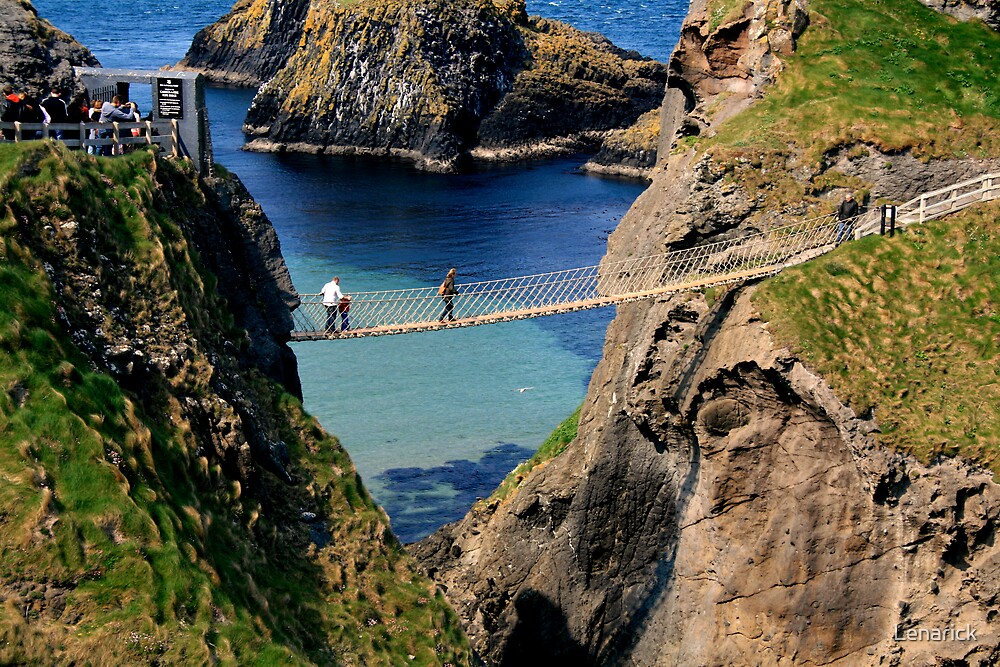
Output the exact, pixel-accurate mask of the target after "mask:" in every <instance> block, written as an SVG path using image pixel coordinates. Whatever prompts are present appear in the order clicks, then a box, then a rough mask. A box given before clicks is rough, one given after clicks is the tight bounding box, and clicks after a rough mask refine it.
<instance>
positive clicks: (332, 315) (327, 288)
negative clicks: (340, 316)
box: [320, 276, 344, 333]
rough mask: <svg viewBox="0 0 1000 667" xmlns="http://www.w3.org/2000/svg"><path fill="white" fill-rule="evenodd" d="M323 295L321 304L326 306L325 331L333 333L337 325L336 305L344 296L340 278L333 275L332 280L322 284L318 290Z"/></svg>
mask: <svg viewBox="0 0 1000 667" xmlns="http://www.w3.org/2000/svg"><path fill="white" fill-rule="evenodd" d="M320 294H322V295H323V305H324V306H325V307H326V332H327V333H333V332H334V331H335V330H336V327H337V306H339V305H340V300H341V299H343V298H344V293H343V292H341V291H340V278H339V277H337V276H334V277H333V280H331V281H330V282H328V283H327V284H325V285H323V289H322V290H321V291H320Z"/></svg>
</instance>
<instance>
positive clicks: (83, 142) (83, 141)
mask: <svg viewBox="0 0 1000 667" xmlns="http://www.w3.org/2000/svg"><path fill="white" fill-rule="evenodd" d="M80 150H81V151H83V152H84V153H86V152H87V124H86V123H84V122H83V121H82V120H81V121H80Z"/></svg>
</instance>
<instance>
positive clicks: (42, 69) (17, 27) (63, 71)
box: [0, 0, 100, 95]
mask: <svg viewBox="0 0 1000 667" xmlns="http://www.w3.org/2000/svg"><path fill="white" fill-rule="evenodd" d="M74 65H77V66H86V67H99V66H100V63H99V62H97V59H96V58H95V57H94V56H93V54H91V53H90V51H89V50H88V49H87V48H86V47H85V46H83V45H82V44H80V43H79V42H77V41H76V40H74V39H73V38H72V37H70V36H69V35H67V34H66V33H64V32H63V31H61V30H59V29H58V28H56V27H55V26H53V25H52V24H51V23H49V22H48V21H46V20H45V19H43V18H39V16H38V12H37V11H35V8H34V6H33V5H32V4H31V3H30V2H28V0H0V82H2V83H3V84H8V83H9V84H10V85H12V86H14V88H15V89H20V88H27V89H28V91H29V92H32V93H34V94H35V95H40V94H42V93H44V92H45V91H47V90H48V89H49V88H51V87H56V86H58V87H59V88H62V89H63V90H64V91H71V90H73V89H74V86H75V81H74V79H73V66H74Z"/></svg>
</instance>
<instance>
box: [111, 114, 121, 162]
mask: <svg viewBox="0 0 1000 667" xmlns="http://www.w3.org/2000/svg"><path fill="white" fill-rule="evenodd" d="M118 140H119V138H118V121H117V120H116V121H114V122H112V123H111V154H112V155H118V154H117V153H115V151H116V150H117V149H118Z"/></svg>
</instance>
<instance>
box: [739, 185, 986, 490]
mask: <svg viewBox="0 0 1000 667" xmlns="http://www.w3.org/2000/svg"><path fill="white" fill-rule="evenodd" d="M997 275H1000V203H992V204H989V205H981V206H978V207H975V208H973V209H969V210H967V211H965V212H962V213H959V214H957V215H954V216H950V217H947V218H943V219H940V220H936V221H934V222H931V223H928V224H926V225H924V226H918V225H914V226H912V227H910V228H909V229H908V230H907V232H906V233H904V234H901V235H898V236H896V237H895V238H891V239H890V238H887V237H886V238H883V237H879V236H870V237H867V238H864V239H862V240H860V241H854V242H851V243H847V244H845V245H843V246H841V247H840V248H838V249H837V250H836V251H834V252H832V253H830V254H828V255H825V256H823V257H821V258H819V259H816V260H814V261H812V262H809V263H807V264H805V265H802V266H799V267H795V268H792V269H788V270H786V271H783V272H782V273H781V275H780V276H777V277H776V278H773V279H771V280H768V281H766V282H765V283H763V284H762V285H761V286H760V288H759V289H758V291H757V293H756V294H755V297H754V299H755V303H756V305H757V307H758V309H759V310H760V313H761V315H762V317H763V318H764V319H765V320H766V321H767V322H769V328H770V330H771V331H772V333H773V334H774V336H775V338H776V339H777V341H778V343H779V344H781V345H785V346H788V347H789V348H790V349H791V350H792V351H793V352H794V353H795V354H796V355H798V356H799V357H800V358H801V359H802V360H803V361H804V362H805V363H806V364H807V365H808V366H810V367H811V368H813V369H815V370H816V371H818V372H819V373H820V374H821V375H822V376H823V377H824V378H826V379H827V381H828V382H829V383H830V384H831V386H832V387H833V389H834V391H835V392H836V393H837V396H838V397H839V398H840V399H841V400H842V401H844V402H845V403H847V404H848V405H850V406H851V407H852V408H853V409H854V410H855V412H857V413H858V414H863V413H867V412H869V411H872V410H873V411H874V415H875V417H876V419H877V421H878V424H879V427H880V429H881V432H880V433H878V434H877V436H876V438H877V440H878V442H879V443H880V444H882V445H885V446H888V447H892V448H895V449H898V450H901V451H904V452H908V453H910V454H913V455H914V456H916V457H917V458H918V459H920V460H921V461H923V462H925V463H926V462H929V461H931V460H933V459H934V458H935V457H937V456H939V455H943V456H962V457H965V458H968V459H971V460H974V461H977V462H979V463H980V464H982V465H983V466H986V467H988V468H990V469H991V470H992V471H993V472H994V475H995V476H1000V413H998V410H1000V283H998V282H997V279H996V277H997Z"/></svg>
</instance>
